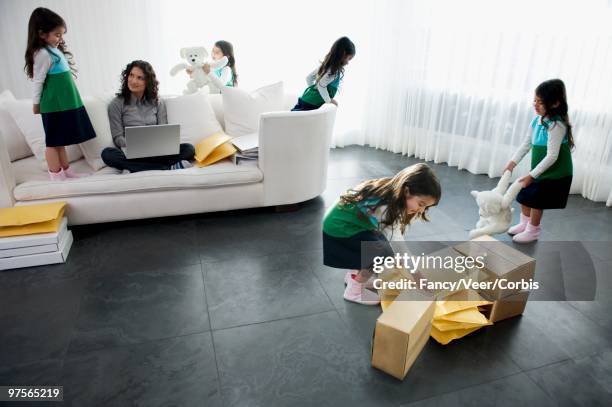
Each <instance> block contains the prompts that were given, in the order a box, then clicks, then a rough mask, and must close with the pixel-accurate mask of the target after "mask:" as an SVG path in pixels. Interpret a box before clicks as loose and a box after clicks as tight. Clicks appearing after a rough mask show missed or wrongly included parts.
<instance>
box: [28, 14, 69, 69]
mask: <svg viewBox="0 0 612 407" xmlns="http://www.w3.org/2000/svg"><path fill="white" fill-rule="evenodd" d="M58 27H64V30H66V31H68V29H67V28H66V22H65V21H64V19H63V18H62V17H60V16H59V15H58V14H57V13H55V12H53V11H51V10H49V9H48V8H44V7H38V8H36V9H34V11H32V14H31V15H30V21H28V44H27V46H26V52H25V66H24V67H23V69H24V71H25V72H26V74H27V75H28V78H32V77H33V76H34V54H35V53H36V51H38V50H40V49H41V48H45V47H46V46H47V43H46V42H45V41H44V40H43V39H42V38H40V34H48V33H50V32H51V31H53V30H55V29H56V28H58ZM57 49H58V50H60V51H61V52H62V53H63V54H64V55H65V56H66V60H67V61H68V65H69V66H70V70H71V71H72V74H73V75H74V76H75V77H76V74H75V73H76V69H74V62H73V61H72V54H71V53H70V52H68V50H67V48H66V44H65V43H64V42H61V43H60V44H59V45H58V46H57Z"/></svg>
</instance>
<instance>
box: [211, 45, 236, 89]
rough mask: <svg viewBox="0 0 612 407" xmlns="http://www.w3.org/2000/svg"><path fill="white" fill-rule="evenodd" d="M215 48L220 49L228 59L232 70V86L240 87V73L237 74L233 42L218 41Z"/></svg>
mask: <svg viewBox="0 0 612 407" xmlns="http://www.w3.org/2000/svg"><path fill="white" fill-rule="evenodd" d="M215 47H217V48H219V49H220V50H221V52H223V55H225V56H226V57H227V66H229V67H230V69H231V70H232V85H234V86H237V85H238V73H237V72H236V57H234V46H233V45H232V43H231V42H227V41H223V40H221V41H217V42H215ZM224 85H225V84H224Z"/></svg>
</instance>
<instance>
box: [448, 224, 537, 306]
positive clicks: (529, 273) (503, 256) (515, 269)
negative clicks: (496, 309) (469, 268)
mask: <svg viewBox="0 0 612 407" xmlns="http://www.w3.org/2000/svg"><path fill="white" fill-rule="evenodd" d="M454 249H455V250H456V251H458V252H459V253H461V254H463V255H465V256H472V257H478V256H483V257H484V263H485V267H484V268H483V269H481V270H479V272H478V273H477V276H478V281H480V282H494V281H495V280H498V279H505V280H507V281H508V282H519V281H521V280H525V281H529V280H530V279H533V277H534V274H535V259H534V258H532V257H529V256H527V255H526V254H523V253H521V252H519V251H518V250H516V249H514V248H512V247H510V246H508V245H507V244H505V243H502V242H500V241H498V240H495V239H494V238H492V237H490V236H482V237H481V238H478V239H475V240H470V241H469V242H464V243H460V244H458V245H456V246H454ZM520 291H521V288H520V287H517V288H505V289H503V290H502V289H501V288H500V287H499V286H498V287H496V288H495V289H482V290H479V293H480V294H481V295H482V296H483V297H485V298H487V299H489V300H492V301H493V300H499V299H502V298H505V297H509V296H512V295H514V294H518V293H519V292H520Z"/></svg>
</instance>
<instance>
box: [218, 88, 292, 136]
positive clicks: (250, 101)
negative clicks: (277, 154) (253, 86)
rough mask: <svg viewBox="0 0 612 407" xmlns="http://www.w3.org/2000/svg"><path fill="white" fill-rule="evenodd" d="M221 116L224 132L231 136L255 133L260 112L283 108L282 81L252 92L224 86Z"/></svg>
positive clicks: (257, 128)
mask: <svg viewBox="0 0 612 407" xmlns="http://www.w3.org/2000/svg"><path fill="white" fill-rule="evenodd" d="M221 93H222V95H223V117H224V118H225V132H226V133H227V134H229V135H230V136H233V137H238V136H244V135H245V134H251V133H256V132H257V131H258V130H259V118H260V117H261V114H262V113H266V112H273V111H279V110H283V108H284V106H283V105H284V103H283V93H284V92H283V83H282V82H278V83H274V84H272V85H268V86H264V87H262V88H259V89H257V90H255V91H253V92H247V91H245V90H243V89H240V88H230V87H225V88H223V89H222V90H221Z"/></svg>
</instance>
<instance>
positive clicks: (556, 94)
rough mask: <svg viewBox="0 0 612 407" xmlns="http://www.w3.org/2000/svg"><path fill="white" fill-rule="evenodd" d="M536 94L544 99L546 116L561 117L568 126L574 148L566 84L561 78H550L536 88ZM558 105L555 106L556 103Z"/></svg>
mask: <svg viewBox="0 0 612 407" xmlns="http://www.w3.org/2000/svg"><path fill="white" fill-rule="evenodd" d="M535 94H536V96H537V97H538V98H540V99H541V100H542V103H543V104H544V109H546V117H547V118H549V119H554V118H555V117H560V118H561V120H562V121H563V123H564V124H565V125H566V126H567V142H568V144H569V147H570V149H572V148H574V136H573V135H572V125H571V124H570V121H569V116H568V115H567V112H568V110H569V107H568V105H567V92H566V91H565V84H564V83H563V81H562V80H561V79H550V80H547V81H545V82H542V83H541V84H539V85H538V87H537V88H536V90H535ZM557 103H558V106H556V107H555V104H557Z"/></svg>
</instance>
